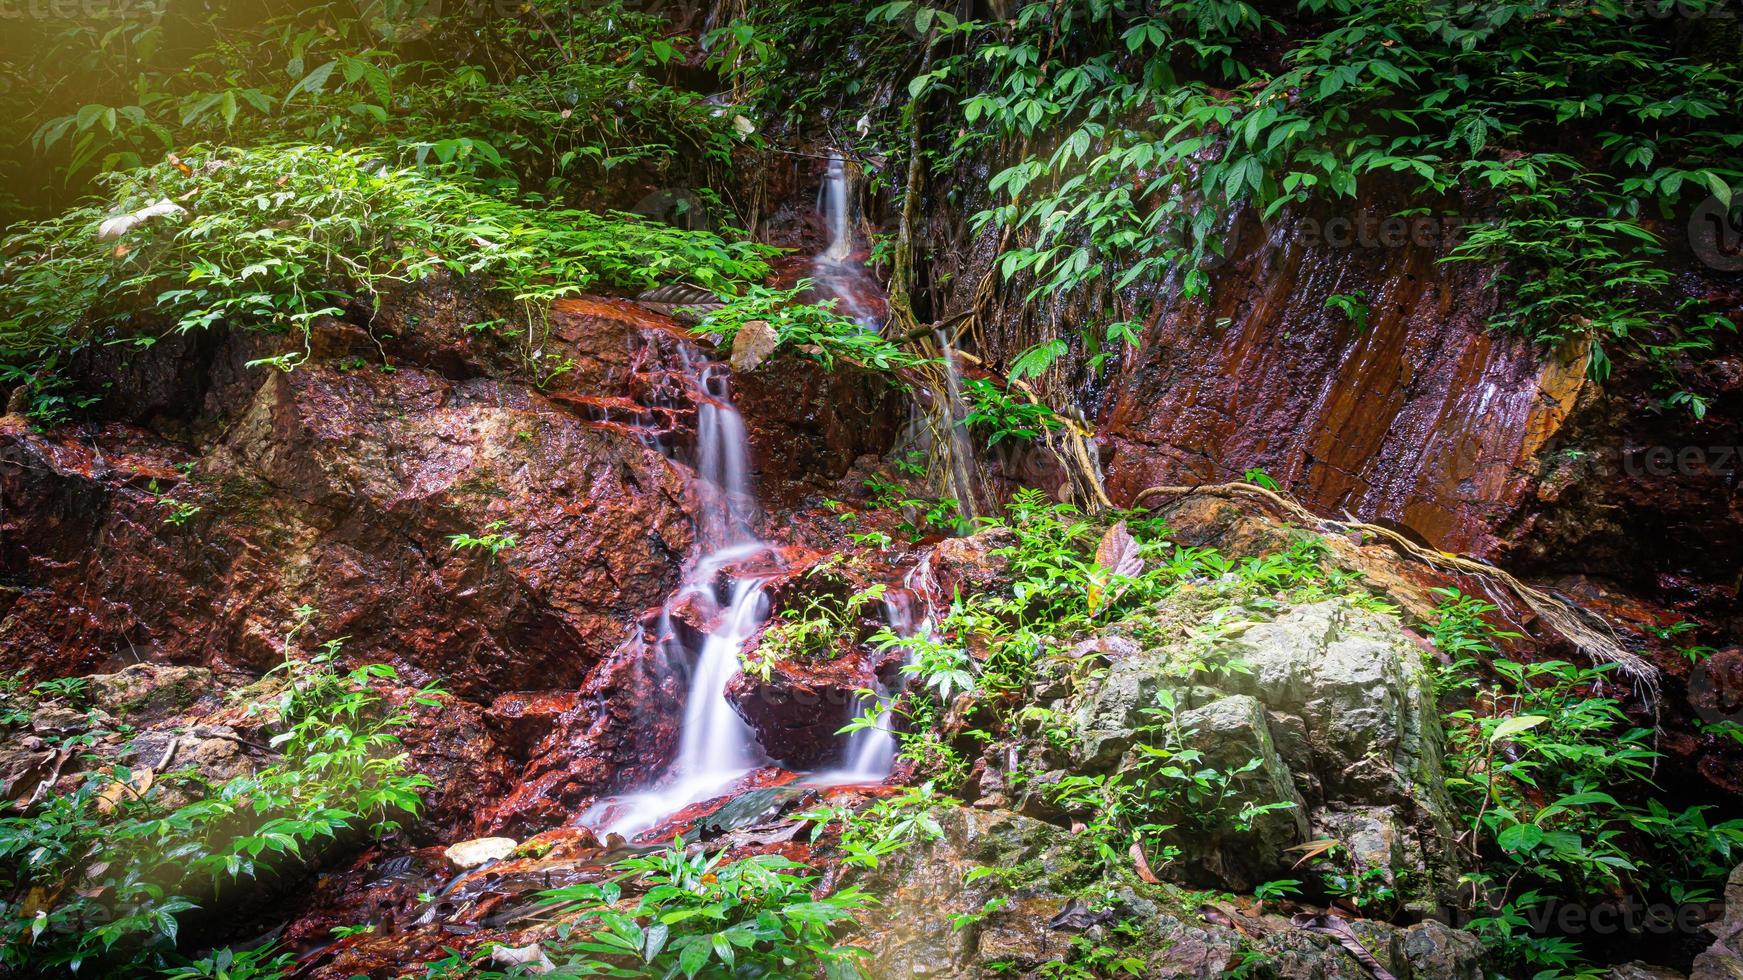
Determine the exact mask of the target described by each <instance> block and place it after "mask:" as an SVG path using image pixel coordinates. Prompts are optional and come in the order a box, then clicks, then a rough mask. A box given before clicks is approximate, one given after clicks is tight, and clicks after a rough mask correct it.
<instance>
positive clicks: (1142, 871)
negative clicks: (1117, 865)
mask: <svg viewBox="0 0 1743 980" xmlns="http://www.w3.org/2000/svg"><path fill="white" fill-rule="evenodd" d="M1130 853H1131V855H1132V866H1133V867H1134V868H1135V869H1136V870H1137V872H1138V877H1140V878H1142V879H1144V880H1145V881H1147V882H1149V883H1150V884H1152V885H1160V884H1162V879H1160V878H1158V877H1156V872H1154V871H1151V870H1150V861H1149V859H1148V858H1146V857H1144V847H1143V845H1142V844H1139V843H1138V842H1137V841H1133V842H1132V850H1131V852H1130Z"/></svg>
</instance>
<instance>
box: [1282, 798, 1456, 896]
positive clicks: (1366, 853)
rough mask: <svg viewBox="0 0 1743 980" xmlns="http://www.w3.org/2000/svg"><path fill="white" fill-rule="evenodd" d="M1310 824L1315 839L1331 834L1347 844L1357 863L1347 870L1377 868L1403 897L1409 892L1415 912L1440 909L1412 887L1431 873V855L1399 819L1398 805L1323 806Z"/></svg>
mask: <svg viewBox="0 0 1743 980" xmlns="http://www.w3.org/2000/svg"><path fill="white" fill-rule="evenodd" d="M1309 824H1310V825H1311V828H1312V835H1313V837H1314V838H1315V839H1325V838H1329V839H1331V840H1335V841H1337V842H1338V843H1339V844H1341V845H1343V853H1344V854H1347V855H1348V859H1349V861H1350V862H1351V863H1352V864H1353V865H1354V867H1353V868H1348V869H1346V870H1349V871H1351V872H1353V873H1355V874H1358V875H1359V874H1361V873H1363V872H1368V871H1377V872H1379V874H1380V882H1381V883H1383V884H1384V885H1386V886H1387V887H1389V888H1392V889H1393V890H1394V891H1395V892H1396V893H1397V894H1398V895H1400V896H1401V897H1405V896H1408V897H1407V898H1406V901H1405V903H1404V904H1405V906H1406V909H1407V910H1408V911H1409V912H1411V913H1412V914H1413V915H1415V916H1419V917H1420V916H1432V915H1434V914H1436V913H1437V912H1438V911H1439V909H1438V907H1437V906H1436V904H1435V903H1434V902H1432V901H1424V896H1422V895H1421V894H1420V893H1418V892H1415V891H1413V890H1412V885H1411V882H1420V881H1422V880H1423V879H1424V878H1425V877H1426V876H1427V875H1428V870H1429V865H1428V859H1427V857H1426V856H1425V855H1424V854H1423V852H1422V846H1421V844H1420V843H1419V842H1418V841H1417V840H1416V835H1415V833H1414V831H1413V830H1412V829H1411V828H1410V826H1409V825H1408V824H1407V823H1405V822H1404V821H1402V820H1400V819H1399V817H1398V810H1397V807H1395V806H1350V807H1344V806H1340V807H1339V808H1336V809H1328V808H1324V807H1320V808H1317V809H1315V810H1314V811H1313V812H1312V814H1311V816H1310V818H1309ZM1412 901H1414V903H1415V904H1411V902H1412Z"/></svg>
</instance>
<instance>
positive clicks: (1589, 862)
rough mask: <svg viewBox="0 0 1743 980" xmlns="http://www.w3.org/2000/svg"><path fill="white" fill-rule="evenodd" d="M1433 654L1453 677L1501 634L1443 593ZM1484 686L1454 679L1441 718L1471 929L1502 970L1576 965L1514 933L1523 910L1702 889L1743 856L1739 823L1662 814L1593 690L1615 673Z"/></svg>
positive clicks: (1477, 609) (1630, 738)
mask: <svg viewBox="0 0 1743 980" xmlns="http://www.w3.org/2000/svg"><path fill="white" fill-rule="evenodd" d="M1441 596H1442V598H1441V603H1440V606H1439V616H1438V621H1437V622H1436V623H1434V624H1432V625H1431V633H1432V635H1433V637H1434V640H1435V643H1436V644H1437V645H1440V644H1443V643H1444V644H1445V646H1444V647H1442V649H1444V650H1447V652H1448V653H1449V654H1450V653H1452V651H1455V650H1458V651H1463V652H1464V654H1466V655H1465V656H1461V657H1460V658H1459V659H1457V660H1455V661H1454V662H1453V663H1452V664H1451V665H1450V666H1448V667H1445V668H1443V672H1444V673H1447V674H1450V675H1462V674H1463V673H1464V672H1465V671H1467V670H1468V668H1469V665H1470V664H1471V662H1472V661H1471V660H1470V657H1469V655H1470V654H1474V653H1489V652H1492V651H1493V640H1494V639H1496V638H1498V637H1500V636H1504V635H1505V634H1502V633H1500V632H1499V631H1497V630H1495V629H1494V628H1493V627H1491V626H1489V625H1488V624H1487V623H1486V621H1484V620H1483V619H1482V614H1483V613H1485V612H1488V611H1490V610H1492V609H1493V607H1491V606H1488V605H1487V604H1485V603H1482V602H1480V601H1478V600H1474V599H1472V598H1471V597H1469V596H1465V595H1463V594H1461V593H1459V592H1457V591H1456V590H1451V589H1447V590H1442V591H1441ZM1492 666H1493V668H1494V670H1495V671H1496V672H1497V674H1498V675H1499V677H1500V681H1501V683H1500V685H1499V686H1498V687H1497V688H1496V689H1494V690H1484V689H1481V688H1480V687H1478V686H1477V685H1475V684H1473V683H1471V682H1469V681H1465V680H1460V681H1454V682H1451V683H1446V684H1443V689H1445V690H1452V691H1461V690H1463V691H1472V690H1474V693H1475V699H1474V702H1473V704H1472V706H1471V707H1467V708H1461V709H1458V710H1454V711H1451V712H1449V713H1448V714H1447V715H1446V723H1447V729H1448V732H1449V734H1450V737H1451V742H1452V751H1451V754H1450V755H1449V758H1448V764H1449V768H1450V771H1451V776H1450V777H1449V779H1448V787H1449V788H1450V789H1451V790H1452V791H1453V793H1454V794H1455V797H1456V799H1457V802H1459V804H1460V805H1461V808H1462V810H1463V812H1465V813H1467V814H1469V815H1470V817H1469V824H1468V826H1467V828H1466V830H1465V833H1464V834H1463V835H1462V838H1461V840H1462V841H1463V843H1464V845H1465V846H1466V847H1467V848H1468V849H1469V850H1470V852H1471V854H1472V856H1473V857H1474V858H1476V859H1478V861H1479V862H1480V866H1481V869H1480V870H1479V871H1477V872H1475V873H1473V874H1470V875H1467V877H1466V882H1467V883H1468V884H1469V885H1470V886H1471V888H1472V895H1473V903H1472V904H1473V905H1474V906H1478V907H1479V914H1478V917H1477V918H1476V919H1475V920H1474V921H1473V922H1472V923H1471V927H1472V928H1473V929H1475V930H1476V931H1477V932H1478V934H1479V935H1481V936H1483V937H1484V938H1485V940H1486V941H1488V942H1489V943H1490V944H1491V945H1492V946H1493V947H1494V948H1495V950H1496V951H1497V952H1498V953H1499V954H1500V955H1501V956H1502V958H1504V959H1505V960H1508V961H1510V962H1513V963H1517V964H1522V965H1525V966H1530V967H1535V968H1548V969H1571V968H1574V967H1576V966H1577V965H1578V961H1579V949H1578V946H1577V944H1575V943H1573V942H1572V941H1571V940H1568V939H1566V938H1563V937H1554V936H1543V935H1540V934H1538V933H1537V932H1536V931H1534V930H1531V929H1528V928H1526V924H1527V923H1528V922H1529V921H1530V920H1531V918H1532V916H1533V914H1534V913H1533V910H1534V909H1538V908H1540V907H1553V905H1554V904H1555V903H1557V902H1565V901H1576V902H1577V901H1581V900H1583V898H1584V896H1589V895H1593V894H1598V893H1601V892H1608V893H1612V894H1623V895H1628V896H1633V897H1634V898H1637V899H1639V900H1641V901H1642V902H1650V901H1653V900H1655V899H1659V898H1663V897H1667V896H1677V898H1676V899H1675V900H1679V901H1680V900H1681V898H1682V897H1686V896H1689V895H1698V894H1701V893H1703V891H1710V889H1711V888H1712V887H1713V885H1714V883H1716V882H1718V881H1720V880H1721V879H1722V878H1723V877H1724V875H1725V874H1726V873H1727V872H1728V870H1729V868H1730V867H1731V866H1732V865H1733V864H1734V863H1735V858H1736V856H1737V854H1738V852H1739V850H1740V849H1743V820H1726V821H1722V822H1717V823H1714V822H1711V821H1710V820H1709V819H1708V816H1707V811H1708V810H1709V809H1710V808H1708V807H1704V806H1693V807H1688V808H1686V809H1684V810H1682V811H1680V812H1678V811H1672V810H1670V809H1669V808H1667V807H1666V806H1665V805H1664V804H1663V803H1662V802H1660V801H1659V800H1658V799H1657V798H1656V795H1655V788H1654V787H1653V785H1652V783H1651V780H1652V776H1653V773H1654V771H1655V769H1656V767H1657V764H1658V762H1659V758H1660V756H1659V753H1658V751H1657V750H1656V749H1655V748H1654V747H1653V737H1652V732H1651V730H1650V729H1647V728H1643V727H1641V726H1639V725H1636V724H1634V723H1633V722H1632V721H1630V719H1629V718H1628V716H1627V714H1626V713H1625V712H1624V711H1623V709H1622V705H1621V704H1620V703H1618V702H1617V701H1616V700H1615V699H1614V698H1610V697H1605V696H1602V695H1600V694H1598V693H1597V691H1598V690H1600V689H1601V688H1602V687H1604V686H1605V685H1606V684H1607V682H1608V678H1609V675H1610V674H1611V673H1612V672H1613V670H1614V669H1615V665H1614V664H1601V665H1598V666H1594V667H1580V666H1576V665H1574V664H1571V663H1567V662H1565V661H1553V660H1552V661H1545V662H1541V663H1518V662H1514V661H1510V660H1496V661H1494V662H1493V665H1492Z"/></svg>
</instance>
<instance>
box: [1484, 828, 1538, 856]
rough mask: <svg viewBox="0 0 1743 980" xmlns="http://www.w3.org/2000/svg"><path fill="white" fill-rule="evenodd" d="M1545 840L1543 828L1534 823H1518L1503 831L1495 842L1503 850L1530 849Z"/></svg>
mask: <svg viewBox="0 0 1743 980" xmlns="http://www.w3.org/2000/svg"><path fill="white" fill-rule="evenodd" d="M1542 842H1543V828H1542V827H1539V826H1538V825H1536V824H1534V823H1516V824H1514V825H1513V826H1511V827H1508V828H1507V829H1506V830H1503V831H1501V833H1500V834H1499V835H1497V836H1496V838H1495V843H1496V844H1498V845H1500V847H1501V849H1502V850H1503V851H1510V852H1515V853H1517V852H1519V851H1529V850H1531V849H1532V848H1534V847H1536V846H1537V845H1538V844H1541V843H1542Z"/></svg>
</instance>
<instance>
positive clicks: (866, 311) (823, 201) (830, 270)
mask: <svg viewBox="0 0 1743 980" xmlns="http://www.w3.org/2000/svg"><path fill="white" fill-rule="evenodd" d="M852 202H853V181H852V179H851V178H850V176H849V174H848V169H847V161H846V160H845V159H843V158H842V156H841V154H839V153H837V154H833V155H831V156H830V158H829V168H828V169H827V170H826V171H825V172H824V176H823V184H822V186H820V187H818V188H817V214H818V216H819V217H821V218H822V219H823V226H824V227H825V228H826V229H827V230H828V232H829V244H828V245H825V246H824V247H823V251H821V252H818V253H817V254H816V255H815V256H813V257H812V259H811V282H812V284H813V287H812V288H813V290H814V291H815V292H816V293H817V296H818V298H820V299H833V300H835V301H836V309H837V310H838V311H840V312H841V314H842V315H844V316H847V317H849V318H851V319H852V320H854V321H855V322H856V323H858V324H859V325H860V326H862V327H864V328H865V329H867V330H876V329H877V327H878V321H879V319H880V316H879V314H878V309H879V308H880V307H881V305H882V297H881V294H880V291H879V289H878V286H877V283H876V282H874V281H873V280H872V277H871V276H870V275H869V274H867V272H866V270H865V266H864V265H863V264H862V263H860V262H858V261H855V260H854V257H853V255H854V240H853V203H852Z"/></svg>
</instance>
